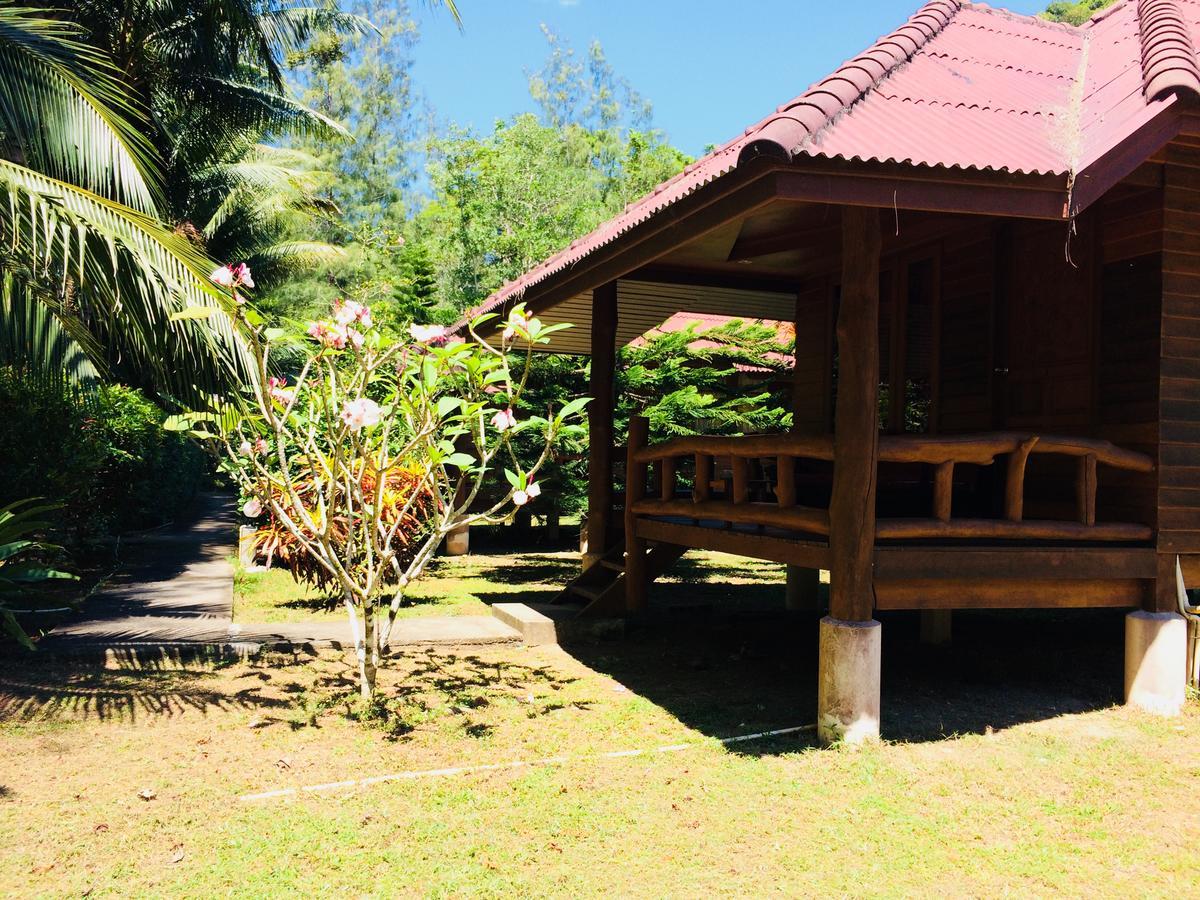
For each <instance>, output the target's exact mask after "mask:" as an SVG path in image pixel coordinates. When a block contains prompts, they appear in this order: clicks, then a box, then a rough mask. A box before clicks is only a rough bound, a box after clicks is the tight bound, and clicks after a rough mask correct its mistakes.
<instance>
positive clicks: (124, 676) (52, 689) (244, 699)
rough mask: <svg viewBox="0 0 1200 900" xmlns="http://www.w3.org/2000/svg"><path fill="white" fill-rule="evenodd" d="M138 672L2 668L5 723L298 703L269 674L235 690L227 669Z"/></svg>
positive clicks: (189, 665)
mask: <svg viewBox="0 0 1200 900" xmlns="http://www.w3.org/2000/svg"><path fill="white" fill-rule="evenodd" d="M157 660H158V662H157V664H156V663H154V662H153V661H149V662H148V663H147V664H145V665H142V664H141V663H139V666H140V667H139V668H137V669H106V668H104V667H102V666H101V665H100V664H99V663H97V662H94V661H93V662H88V661H80V660H70V659H54V658H53V657H45V658H36V659H35V658H32V657H30V658H27V659H25V660H23V661H22V662H21V663H20V664H19V665H18V664H14V663H5V664H3V665H2V666H0V721H6V722H57V721H88V720H92V719H96V720H100V721H117V722H126V723H129V724H134V723H137V722H139V721H141V720H143V719H155V718H173V717H176V716H179V715H183V714H185V713H188V712H200V713H209V712H218V711H224V712H230V711H237V710H253V711H258V712H263V713H272V712H275V713H278V712H281V711H283V710H286V709H287V708H288V707H289V706H290V705H291V701H290V700H288V699H287V698H286V697H284V696H275V694H276V693H277V692H279V691H280V690H281V689H282V687H281V686H280V685H278V684H275V683H273V679H272V678H271V677H270V676H268V677H267V678H266V679H259V683H258V684H257V685H253V684H251V685H249V686H247V687H245V688H243V689H241V690H236V691H230V690H228V689H226V688H224V687H222V686H219V685H218V683H217V682H219V681H220V680H221V674H220V673H221V668H222V667H221V665H220V664H217V665H216V666H212V665H205V664H203V663H197V662H194V661H189V660H188V659H187V658H186V657H184V656H177V658H176V659H175V660H174V661H173V662H172V661H169V660H167V659H165V658H164V657H163V656H161V655H160V656H159V657H158V658H157Z"/></svg>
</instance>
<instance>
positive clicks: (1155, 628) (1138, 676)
mask: <svg viewBox="0 0 1200 900" xmlns="http://www.w3.org/2000/svg"><path fill="white" fill-rule="evenodd" d="M1186 684H1187V620H1186V619H1184V617H1183V616H1181V615H1180V614H1179V613H1173V612H1172V613H1169V612H1145V611H1143V610H1138V611H1137V612H1131V613H1130V614H1129V615H1127V616H1126V617H1125V703H1126V704H1127V705H1129V706H1136V707H1138V708H1139V709H1144V710H1146V711H1147V712H1152V713H1158V714H1159V715H1163V716H1174V715H1178V714H1179V712H1180V710H1182V709H1183V703H1184V699H1185V685H1186Z"/></svg>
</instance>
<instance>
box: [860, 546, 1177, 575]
mask: <svg viewBox="0 0 1200 900" xmlns="http://www.w3.org/2000/svg"><path fill="white" fill-rule="evenodd" d="M1156 566H1157V562H1156V560H1155V553H1154V548H1153V547H1132V548H1124V547H1115V548H1114V547H988V548H978V547H914V546H907V547H878V548H876V550H875V578H876V580H878V581H884V580H887V581H909V580H913V579H917V580H920V579H926V578H945V579H948V580H954V581H957V582H962V581H966V580H970V579H974V578H982V579H985V580H986V579H991V580H997V579H1002V578H1009V579H1018V580H1019V579H1030V578H1032V579H1041V580H1048V579H1058V580H1080V579H1083V580H1088V579H1091V580H1097V581H1098V580H1102V579H1104V578H1122V579H1145V580H1149V579H1152V578H1154V577H1155V576H1156V575H1157V572H1158V570H1157V568H1156Z"/></svg>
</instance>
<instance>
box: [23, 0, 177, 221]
mask: <svg viewBox="0 0 1200 900" xmlns="http://www.w3.org/2000/svg"><path fill="white" fill-rule="evenodd" d="M80 33H81V32H80V30H79V29H78V28H77V27H76V26H74V25H72V24H70V23H67V22H62V21H58V20H55V19H49V18H45V17H44V15H43V14H41V13H40V11H38V10H33V9H25V8H20V7H7V8H0V130H2V131H3V132H4V135H5V137H6V138H7V140H8V141H9V142H10V143H11V144H13V145H14V149H15V150H17V151H18V152H19V153H20V155H21V157H22V159H23V161H24V162H26V163H27V164H28V165H30V166H33V167H35V168H37V169H39V170H41V171H43V172H45V173H46V174H48V175H50V176H51V177H54V178H58V179H60V180H63V181H69V182H71V183H74V184H78V185H80V186H82V187H84V188H87V189H88V190H89V191H91V192H93V193H95V194H99V195H101V196H105V197H111V198H112V199H114V200H117V201H119V202H121V203H124V204H125V205H127V206H130V207H133V208H134V209H137V210H140V211H141V212H144V213H148V214H153V213H154V212H155V209H156V205H157V203H158V202H159V201H161V193H160V190H159V187H158V185H157V184H156V182H155V174H154V173H155V172H156V165H157V162H156V157H155V153H154V150H153V148H152V147H151V145H150V143H149V141H147V140H146V138H145V137H144V136H143V134H142V133H141V131H139V128H138V126H139V125H141V126H144V125H145V124H146V122H145V117H144V115H143V113H142V111H141V110H139V109H137V108H136V107H135V105H134V104H133V103H132V102H131V101H130V100H129V99H128V93H127V92H126V91H125V90H123V89H122V87H121V85H120V82H119V81H118V77H117V76H118V73H117V72H116V70H115V69H114V68H113V66H112V64H111V62H110V61H109V60H108V59H107V58H106V57H105V56H104V55H103V54H102V53H101V52H100V51H99V50H97V49H96V48H94V47H90V46H88V45H87V44H85V43H83V42H82V41H80V40H79V37H80Z"/></svg>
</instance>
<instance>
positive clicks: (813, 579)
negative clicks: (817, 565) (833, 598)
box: [784, 566, 821, 610]
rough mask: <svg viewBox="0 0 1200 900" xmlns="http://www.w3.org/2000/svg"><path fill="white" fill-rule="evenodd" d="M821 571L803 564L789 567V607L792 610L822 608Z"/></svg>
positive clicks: (787, 599) (787, 596)
mask: <svg viewBox="0 0 1200 900" xmlns="http://www.w3.org/2000/svg"><path fill="white" fill-rule="evenodd" d="M820 586H821V572H820V570H819V569H805V568H803V567H801V566H788V567H787V588H786V594H785V595H784V596H785V598H786V603H787V608H788V609H791V610H817V609H820V608H821V594H820Z"/></svg>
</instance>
